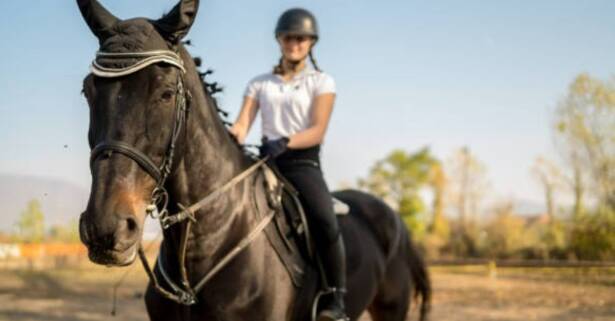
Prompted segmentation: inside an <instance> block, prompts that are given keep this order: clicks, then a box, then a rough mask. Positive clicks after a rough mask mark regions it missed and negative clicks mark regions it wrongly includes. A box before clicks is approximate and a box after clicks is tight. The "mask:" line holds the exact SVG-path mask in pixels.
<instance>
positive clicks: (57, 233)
mask: <svg viewBox="0 0 615 321" xmlns="http://www.w3.org/2000/svg"><path fill="white" fill-rule="evenodd" d="M49 239H51V240H54V241H63V242H73V243H74V242H79V222H78V221H77V220H76V219H72V220H70V221H69V222H68V223H67V224H65V225H53V226H52V227H51V228H50V229H49Z"/></svg>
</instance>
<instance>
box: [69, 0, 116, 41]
mask: <svg viewBox="0 0 615 321" xmlns="http://www.w3.org/2000/svg"><path fill="white" fill-rule="evenodd" d="M77 5H79V10H81V15H83V19H85V22H86V23H87V24H88V26H89V27H90V30H92V32H93V33H94V35H96V37H98V39H99V40H101V41H102V40H104V39H106V38H108V37H110V36H112V35H113V26H114V25H115V24H116V23H118V21H119V19H118V18H116V17H115V16H114V15H112V14H111V13H110V12H109V11H107V9H105V8H104V7H103V6H102V5H101V4H100V3H98V1H96V0H77Z"/></svg>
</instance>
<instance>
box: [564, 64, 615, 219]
mask: <svg viewBox="0 0 615 321" xmlns="http://www.w3.org/2000/svg"><path fill="white" fill-rule="evenodd" d="M555 132H556V139H557V142H558V147H559V148H560V150H561V152H562V154H563V155H564V157H565V159H566V160H567V161H568V162H569V163H570V164H571V165H572V166H573V170H574V172H575V173H574V177H575V180H574V181H575V198H577V197H578V198H579V200H578V201H579V203H578V204H575V208H577V207H578V208H577V210H580V209H581V203H580V201H581V200H582V195H583V194H582V189H580V188H581V187H582V186H583V182H582V179H583V177H582V174H581V172H580V169H582V168H584V169H587V171H588V173H589V175H588V178H589V180H590V181H589V184H590V185H591V186H590V187H591V188H592V189H593V190H594V191H595V194H596V195H597V197H596V198H597V201H598V204H599V206H600V207H608V208H609V209H610V210H611V211H612V210H614V209H615V79H614V80H611V81H601V80H599V79H595V78H592V77H591V76H590V75H588V74H586V73H583V74H580V75H578V76H577V77H576V78H575V80H574V81H573V82H572V83H571V84H570V87H569V89H568V94H567V95H566V97H565V98H564V99H563V100H562V101H561V102H560V103H559V104H558V106H557V108H556V111H555ZM577 189H579V190H577ZM576 193H578V194H576ZM576 214H578V213H575V215H576Z"/></svg>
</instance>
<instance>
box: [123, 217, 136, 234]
mask: <svg viewBox="0 0 615 321" xmlns="http://www.w3.org/2000/svg"><path fill="white" fill-rule="evenodd" d="M126 228H128V231H129V232H131V233H133V232H135V231H137V229H138V228H139V226H138V225H137V221H136V220H135V219H134V218H132V217H129V218H127V219H126Z"/></svg>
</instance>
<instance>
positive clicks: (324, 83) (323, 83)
mask: <svg viewBox="0 0 615 321" xmlns="http://www.w3.org/2000/svg"><path fill="white" fill-rule="evenodd" d="M334 93H335V80H333V77H331V76H330V75H329V74H325V73H321V74H320V79H319V81H318V84H317V85H316V90H315V91H314V94H315V96H320V95H322V94H334Z"/></svg>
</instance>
